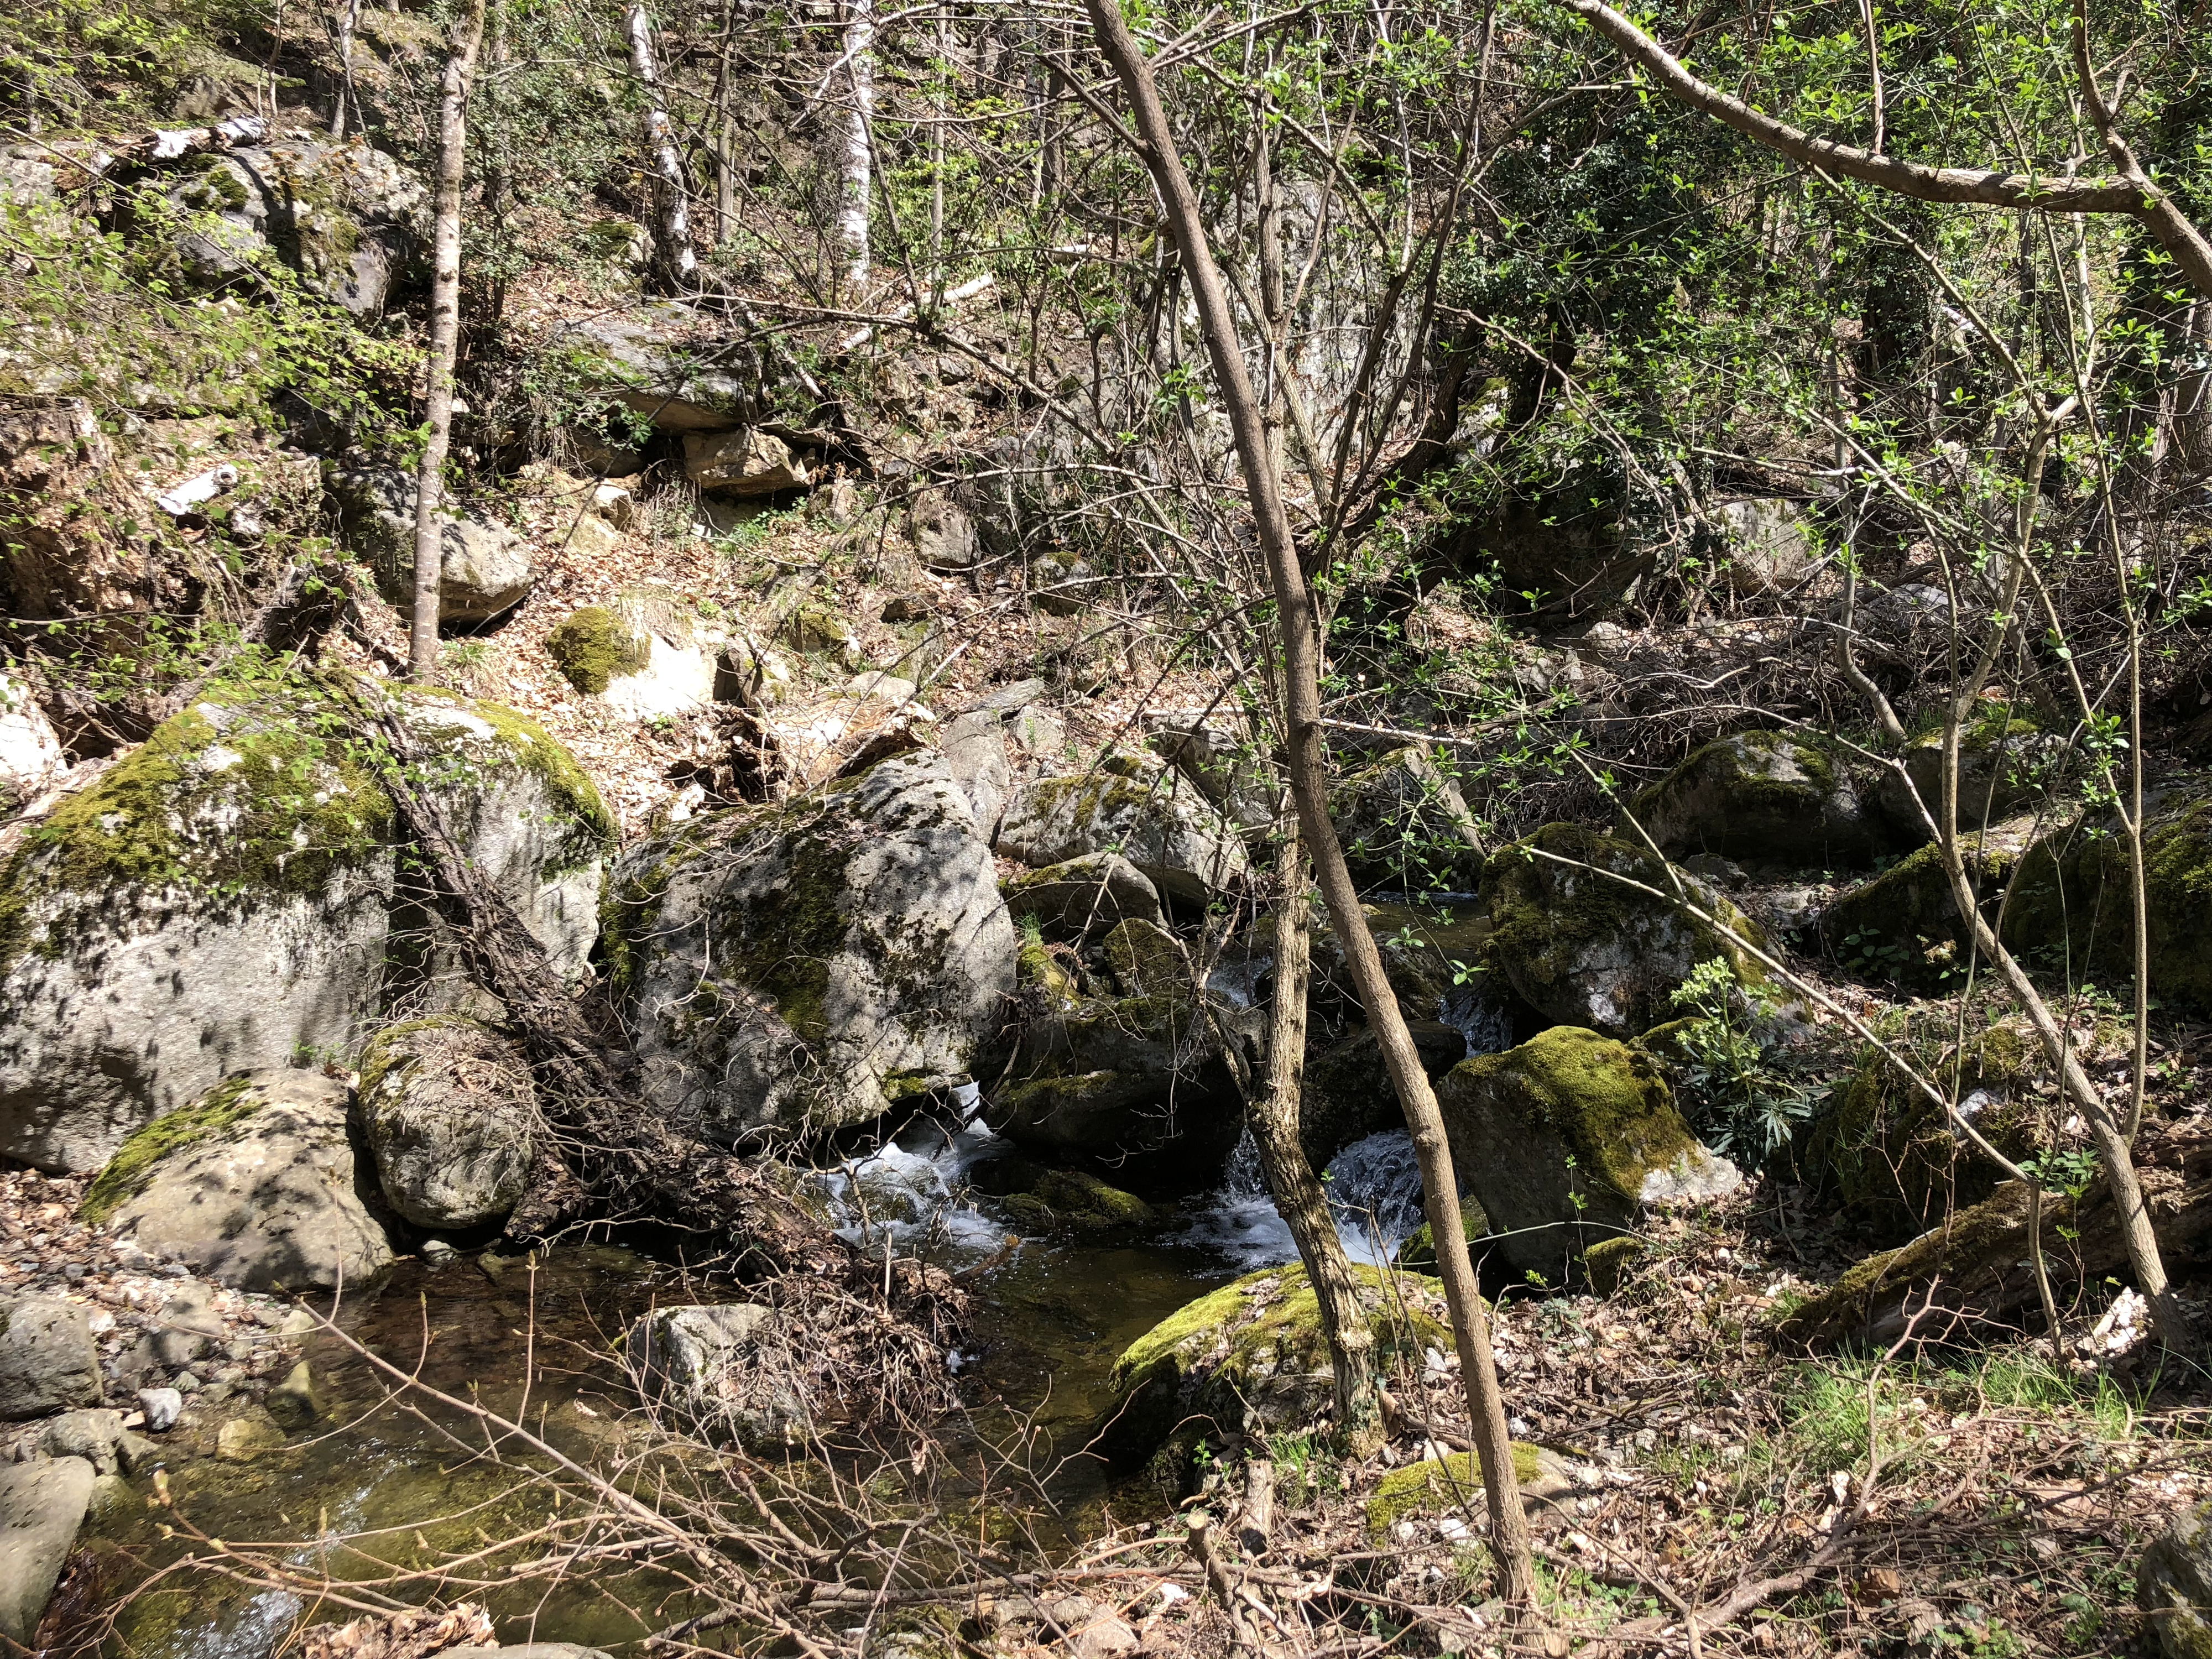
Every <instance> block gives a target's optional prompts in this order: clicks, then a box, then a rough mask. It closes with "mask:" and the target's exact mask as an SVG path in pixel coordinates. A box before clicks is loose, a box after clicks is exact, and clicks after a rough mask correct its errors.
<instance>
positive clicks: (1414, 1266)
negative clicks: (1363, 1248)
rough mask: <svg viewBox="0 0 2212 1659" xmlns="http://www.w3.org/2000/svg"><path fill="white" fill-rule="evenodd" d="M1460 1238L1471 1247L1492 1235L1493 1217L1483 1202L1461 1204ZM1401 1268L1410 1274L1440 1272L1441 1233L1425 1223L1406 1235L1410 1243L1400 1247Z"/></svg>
mask: <svg viewBox="0 0 2212 1659" xmlns="http://www.w3.org/2000/svg"><path fill="white" fill-rule="evenodd" d="M1459 1227H1460V1237H1462V1238H1464V1239H1465V1240H1466V1241H1467V1242H1468V1243H1469V1244H1470V1245H1472V1244H1473V1243H1474V1242H1475V1241H1476V1240H1477V1239H1480V1238H1486V1237H1489V1236H1490V1218H1489V1217H1488V1216H1487V1215H1486V1214H1485V1213H1483V1208H1482V1202H1481V1200H1479V1199H1474V1198H1462V1200H1460V1201H1459ZM1397 1262H1398V1265H1399V1266H1400V1267H1403V1268H1405V1269H1406V1270H1407V1272H1408V1273H1435V1272H1436V1270H1437V1230H1436V1229H1435V1228H1434V1227H1432V1226H1431V1225H1429V1224H1428V1223H1427V1222H1425V1221H1424V1222H1423V1223H1422V1224H1421V1225H1419V1226H1418V1227H1416V1228H1414V1229H1413V1231H1412V1232H1410V1233H1408V1234H1407V1235H1406V1242H1405V1243H1402V1244H1401V1245H1400V1246H1399V1247H1398V1255H1397Z"/></svg>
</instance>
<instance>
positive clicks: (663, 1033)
mask: <svg viewBox="0 0 2212 1659" xmlns="http://www.w3.org/2000/svg"><path fill="white" fill-rule="evenodd" d="M611 918H612V921H611V926H612V927H613V929H614V934H613V939H612V942H611V956H612V959H613V961H614V963H615V964H616V969H615V974H616V988H617V992H618V994H620V996H621V998H622V1004H623V1008H624V1010H625V1017H626V1018H627V1019H628V1020H629V1024H630V1028H631V1030H632V1031H633V1033H634V1035H635V1042H636V1044H637V1051H638V1055H639V1059H640V1060H641V1066H642V1071H643V1076H644V1091H645V1096H646V1098H647V1100H649V1101H650V1102H652V1103H653V1104H654V1105H655V1106H656V1107H658V1108H659V1109H662V1110H665V1111H666V1112H668V1113H669V1114H671V1116H672V1117H673V1118H674V1119H675V1120H676V1121H679V1122H682V1123H684V1124H686V1125H688V1126H693V1127H696V1128H697V1129H699V1130H700V1131H701V1132H702V1133H706V1134H708V1135H710V1136H712V1137H714V1138H716V1139H723V1140H735V1139H738V1138H741V1137H745V1136H752V1135H761V1134H766V1135H771V1136H773V1135H781V1134H787V1133H793V1132H796V1131H798V1130H799V1129H800V1128H801V1127H806V1128H811V1129H815V1130H823V1129H829V1128H833V1127H839V1126H842V1125H846V1124H852V1123H858V1122H863V1121H866V1120H868V1119H871V1118H873V1117H875V1116H877V1115H879V1114H881V1113H882V1112H883V1111H884V1110H885V1109H887V1108H888V1107H890V1105H892V1104H894V1103H896V1102H897V1101H899V1100H902V1099H906V1098H910V1097H913V1096H914V1095H915V1094H917V1093H921V1092H925V1091H930V1090H933V1089H939V1088H945V1087H949V1086H950V1085H952V1084H953V1083H955V1082H957V1081H959V1080H961V1079H964V1078H965V1077H966V1076H967V1075H968V1073H969V1069H970V1067H971V1066H972V1065H973V1064H974V1063H975V1060H976V1057H977V1055H978V1054H979V1053H980V1052H981V1049H982V1048H983V1047H984V1045H985V1044H986V1043H987V1042H990V1041H991V1040H992V1039H994V1037H995V1036H997V1034H998V1032H999V1030H1000V1024H1001V1021H1002V1020H1003V1018H1004V1009H1003V1000H1004V998H1005V997H1006V994H1008V993H1009V992H1011V991H1012V989H1013V976H1014V955H1015V948H1016V939H1015V933H1014V927H1013V923H1012V921H1009V920H1008V919H1007V916H1006V906H1005V904H1004V903H1003V902H1001V901H1000V897H999V890H998V879H997V872H996V870H995V867H994V865H993V863H992V860H991V853H990V849H989V848H988V847H987V846H986V845H985V844H984V842H983V840H982V837H981V835H980V834H979V833H978V832H977V829H976V825H975V817H974V816H973V814H972V813H971V812H970V811H969V805H968V803H967V801H966V799H964V798H963V796H962V794H961V793H960V791H959V789H958V787H957V786H956V785H955V783H954V782H953V780H952V777H951V773H950V771H949V770H948V769H947V768H946V767H945V763H944V762H943V760H942V759H941V758H939V757H937V756H935V755H933V754H926V753H924V754H908V755H901V756H898V757H894V758H892V759H890V760H887V761H884V762H882V763H879V764H878V765H876V766H874V767H872V768H870V769H868V770H867V771H866V772H865V773H863V774H862V775H860V776H858V777H848V778H842V779H839V780H837V781H835V782H833V783H831V784H829V785H828V786H826V787H823V788H822V789H820V790H817V791H814V792H811V793H808V794H805V795H802V796H799V797H797V798H795V799H792V800H790V801H787V802H785V803H782V804H781V805H775V806H770V807H757V808H752V807H744V808H734V809H732V810H730V811H722V812H716V813H710V814H705V815H702V816H701V817H696V818H694V819H692V820H691V821H690V823H685V824H683V825H681V826H679V827H678V829H674V830H671V831H670V832H668V833H667V834H665V835H663V836H659V837H657V838H655V839H654V840H652V841H649V842H645V843H643V844H642V845H641V846H639V847H637V848H634V849H633V850H632V851H631V852H630V853H629V854H628V855H627V856H626V857H625V858H624V859H623V863H622V865H621V866H620V868H619V870H618V872H617V878H616V883H615V891H614V903H613V906H612V907H611Z"/></svg>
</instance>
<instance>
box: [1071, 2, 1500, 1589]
mask: <svg viewBox="0 0 2212 1659" xmlns="http://www.w3.org/2000/svg"><path fill="white" fill-rule="evenodd" d="M1085 6H1086V9H1088V10H1089V12H1090V14H1091V30H1092V32H1093V33H1095V34H1096V35H1097V40H1098V44H1099V46H1100V49H1101V50H1102V51H1103V52H1104V53H1105V55H1106V58H1107V61H1108V62H1109V63H1110V64H1112V65H1113V66H1114V70H1115V74H1116V75H1117V76H1119V77H1120V78H1121V85H1122V88H1123V90H1124V91H1125V92H1126V93H1127V95H1128V99H1129V106H1130V112H1131V114H1132V116H1133V118H1134V121H1133V124H1134V127H1135V133H1134V139H1135V144H1136V148H1137V150H1138V153H1139V156H1140V158H1141V159H1142V160H1143V161H1144V163H1145V166H1146V169H1147V171H1149V172H1150V173H1151V174H1152V181H1153V183H1154V184H1155V185H1157V186H1158V190H1159V194H1160V199H1161V202H1162V204H1163V205H1164V207H1165V209H1166V214H1167V220H1168V225H1169V228H1170V232H1171V233H1172V234H1173V236H1174V239H1175V243H1176V251H1177V252H1179V253H1180V254H1181V255H1182V266H1183V269H1184V270H1186V271H1187V272H1188V274H1189V276H1190V284H1191V295H1192V297H1193V299H1194V301H1196V302H1197V307H1198V315H1199V322H1200V327H1201V329H1202V330H1203V331H1204V333H1205V336H1206V352H1207V355H1208V356H1209V357H1210V358H1211V359H1212V365H1213V374H1214V380H1215V382H1216V385H1217V386H1218V389H1219V391H1220V393H1221V399H1222V404H1223V406H1224V407H1225V409H1226V410H1227V411H1228V414H1229V420H1230V428H1231V432H1232V434H1233V435H1234V436H1235V439H1236V443H1237V461H1238V464H1239V465H1240V466H1241V468H1242V469H1243V474H1244V488H1245V491H1246V494H1247V495H1248V497H1249V501H1250V502H1251V507H1252V519H1253V528H1254V530H1255V532H1256V534H1257V537H1258V540H1259V543H1260V550H1261V555H1262V556H1263V557H1264V558H1265V560H1266V562H1267V574H1268V580H1269V584H1270V586H1272V587H1273V591H1274V598H1275V608H1276V614H1277V617H1278V618H1279V622H1280V625H1281V629H1282V649H1283V668H1284V674H1283V681H1284V684H1283V701H1284V713H1285V726H1286V727H1287V730H1286V731H1285V741H1286V746H1287V748H1288V750H1289V760H1290V781H1291V797H1292V799H1294V800H1295V802H1296V803H1297V814H1298V823H1299V827H1300V829H1302V830H1303V831H1304V836H1305V840H1306V842H1307V845H1308V846H1309V847H1310V848H1311V849H1312V854H1313V861H1314V872H1315V875H1316V878H1318V880H1319V884H1320V886H1321V890H1322V899H1323V900H1324V901H1325V902H1327V904H1328V913H1329V919H1330V922H1331V924H1332V926H1333V927H1334V930H1335V933H1336V937H1337V943H1338V945H1340V947H1341V948H1342V950H1343V951H1344V954H1345V958H1346V965H1347V966H1349V967H1350V969H1351V970H1352V981H1353V983H1354V985H1355V986H1356V987H1357V988H1358V993H1359V999H1360V1001H1361V1002H1362V1003H1363V1004H1364V1006H1365V1009H1366V1013H1367V1020H1368V1024H1369V1027H1370V1030H1373V1031H1374V1033H1375V1036H1376V1042H1378V1044H1379V1045H1380V1047H1381V1048H1382V1050H1383V1063H1384V1065H1385V1066H1387V1067H1388V1068H1389V1073H1390V1082H1391V1085H1392V1087H1393V1088H1394V1089H1395V1091H1397V1096H1398V1101H1399V1104H1400V1105H1401V1107H1402V1108H1403V1109H1404V1111H1405V1114H1406V1122H1407V1127H1409V1128H1410V1129H1411V1130H1412V1131H1413V1147H1414V1151H1415V1152H1416V1153H1417V1154H1418V1156H1419V1160H1420V1165H1421V1186H1422V1192H1423V1198H1424V1200H1425V1210H1426V1212H1427V1214H1428V1219H1429V1225H1430V1228H1431V1231H1433V1232H1434V1233H1435V1235H1436V1241H1437V1277H1438V1278H1439V1279H1442V1280H1443V1291H1444V1297H1445V1300H1446V1301H1447V1302H1448V1303H1449V1304H1450V1307H1451V1315H1452V1330H1453V1336H1454V1339H1455V1344H1456V1346H1457V1347H1458V1350H1459V1356H1460V1375H1461V1378H1462V1382H1463V1383H1464V1384H1465V1386H1466V1389H1467V1396H1468V1426H1469V1429H1470V1431H1471V1435H1472V1437H1473V1439H1474V1447H1475V1455H1476V1457H1477V1459H1478V1460H1479V1462H1480V1464H1481V1468H1482V1484H1483V1494H1484V1498H1485V1501H1486V1504H1487V1506H1488V1508H1489V1511H1490V1538H1491V1547H1492V1551H1493V1553H1495V1554H1496V1556H1497V1559H1498V1565H1499V1571H1500V1574H1501V1576H1502V1578H1503V1581H1504V1582H1503V1583H1501V1584H1500V1586H1499V1589H1500V1590H1501V1593H1502V1595H1503V1596H1504V1601H1506V1602H1507V1604H1508V1605H1509V1607H1510V1608H1511V1609H1512V1610H1513V1613H1512V1616H1513V1618H1514V1620H1515V1621H1516V1622H1517V1623H1523V1624H1525V1623H1528V1622H1530V1621H1532V1620H1534V1617H1535V1571H1534V1562H1533V1559H1532V1557H1531V1554H1530V1551H1529V1545H1528V1516H1526V1515H1525V1514H1523V1513H1522V1508H1521V1492H1520V1485H1519V1482H1518V1481H1516V1480H1515V1478H1514V1474H1513V1449H1512V1442H1511V1438H1510V1435H1509V1433H1508V1431H1507V1429H1506V1421H1505V1403H1504V1398H1503V1396H1502V1395H1500V1393H1499V1391H1498V1368H1497V1363H1496V1360H1495V1358H1494V1357H1493V1356H1492V1352H1491V1347H1490V1318H1489V1311H1488V1310H1487V1309H1486V1307H1485V1306H1484V1304H1483V1301H1482V1297H1481V1295H1480V1292H1479V1291H1478V1290H1477V1288H1476V1285H1475V1279H1474V1263H1473V1262H1472V1261H1470V1260H1469V1259H1468V1250H1467V1235H1466V1233H1465V1231H1464V1230H1463V1229H1462V1225H1461V1222H1460V1213H1459V1182H1458V1180H1457V1178H1456V1176H1455V1172H1454V1170H1453V1169H1452V1158H1451V1147H1450V1145H1449V1142H1448V1141H1447V1140H1446V1139H1445V1137H1444V1124H1443V1113H1442V1112H1441V1111H1440V1110H1439V1109H1438V1108H1437V1097H1436V1094H1435V1091H1432V1090H1431V1088H1430V1087H1429V1079H1428V1074H1427V1073H1425V1072H1424V1071H1423V1070H1422V1068H1421V1059H1420V1055H1419V1052H1418V1051H1417V1050H1416V1049H1415V1048H1414V1047H1413V1034H1412V1033H1411V1032H1410V1031H1408V1030H1407V1029H1406V1019H1405V1016H1404V1015H1403V1014H1402V1013H1401V1012H1399V1008H1398V999H1397V995H1396V994H1395V992H1394V991H1392V989H1391V988H1390V981H1389V978H1388V977H1387V976H1386V975H1385V974H1384V973H1383V958H1382V956H1381V954H1380V953H1379V952H1378V951H1376V948H1375V936H1374V935H1373V934H1372V933H1370V932H1369V931H1368V927H1367V918H1366V915H1364V913H1363V912H1362V911H1361V909H1360V908H1359V894H1358V889H1357V888H1355V887H1354V886H1353V885H1352V873H1351V872H1350V871H1349V870H1348V869H1347V868H1346V866H1345V861H1344V848H1343V847H1342V845H1341V844H1340V842H1338V840H1337V838H1336V826H1335V825H1334V824H1333V823H1331V822H1330V821H1329V817H1328V781H1327V777H1326V775H1325V773H1324V769H1323V764H1322V733H1321V676H1320V649H1319V647H1320V636H1319V631H1318V629H1317V627H1316V618H1315V612H1314V605H1313V595H1312V593H1311V592H1310V590H1309V589H1308V587H1307V586H1306V580H1305V574H1304V571H1303V570H1302V569H1301V568H1299V564H1298V557H1297V547H1296V545H1295V544H1294V543H1293V541H1292V539H1291V526H1290V518H1289V515H1288V513H1286V511H1285V508H1284V505H1283V494H1282V480H1281V478H1280V477H1279V476H1278V475H1277V472H1276V469H1275V467H1274V465H1273V458H1272V456H1271V454H1270V453H1269V445H1268V441H1267V425H1266V421H1265V419H1264V417H1263V416H1262V415H1261V408H1260V402H1259V398H1257V396H1256V395H1255V393H1254V392H1253V389H1252V377H1251V375H1250V374H1249V373H1248V372H1247V371H1246V369H1245V367H1244V355H1243V347H1242V345H1241V343H1240V342H1239V341H1238V338H1237V325H1236V322H1235V319H1233V318H1232V316H1231V313H1230V309H1229V299H1228V295H1227V293H1226V291H1225V289H1224V287H1223V284H1222V277H1221V270H1220V267H1219V265H1218V264H1216V263H1215V261H1214V258H1213V250H1212V245H1211V244H1210V243H1209V242H1208V240H1207V239H1206V227H1205V223H1204V222H1203V221H1202V220H1201V218H1200V215H1199V207H1198V197H1197V196H1196V194H1195V193H1194V191H1193V190H1192V189H1191V184H1190V177H1189V175H1188V173H1186V172H1185V171H1184V169H1183V165H1182V156H1181V155H1179V154H1178V153H1177V152H1176V147H1175V137H1174V134H1173V132H1172V131H1171V130H1170V127H1169V125H1168V118H1167V112H1166V111H1165V110H1164V109H1163V108H1162V107H1161V105H1160V98H1159V92H1158V88H1156V87H1155V86H1154V85H1153V83H1152V66H1151V64H1149V63H1147V62H1146V58H1145V55H1144V52H1143V51H1142V49H1141V48H1140V47H1139V46H1138V45H1137V41H1136V38H1135V37H1134V36H1133V35H1132V34H1131V33H1129V28H1128V25H1127V23H1125V22H1124V21H1122V18H1121V8H1120V5H1119V4H1118V3H1117V0H1085Z"/></svg>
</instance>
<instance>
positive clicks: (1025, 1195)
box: [974, 1158, 1152, 1227]
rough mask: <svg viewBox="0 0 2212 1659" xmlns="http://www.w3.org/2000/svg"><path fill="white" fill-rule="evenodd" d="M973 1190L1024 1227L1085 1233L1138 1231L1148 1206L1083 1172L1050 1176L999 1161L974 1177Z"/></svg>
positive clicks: (1016, 1161)
mask: <svg viewBox="0 0 2212 1659" xmlns="http://www.w3.org/2000/svg"><path fill="white" fill-rule="evenodd" d="M974 1180H975V1186H976V1189H977V1190H978V1191H980V1192H986V1193H989V1194H992V1195H994V1197H998V1198H1002V1199H1004V1200H1006V1209H1007V1212H1008V1213H1010V1214H1011V1215H1012V1217H1013V1218H1014V1219H1015V1220H1016V1221H1017V1222H1018V1223H1019V1224H1021V1225H1024V1226H1026V1227H1040V1226H1049V1225H1054V1224H1055V1223H1063V1222H1066V1223H1073V1224H1074V1225H1078V1226H1085V1227H1139V1226H1142V1225H1145V1223H1146V1222H1147V1221H1149V1220H1150V1219H1151V1218H1152V1206H1150V1205H1148V1204H1146V1202H1145V1200H1143V1199H1141V1198H1139V1197H1138V1196H1137V1195H1136V1194H1134V1193H1127V1192H1124V1191H1122V1190H1121V1188H1119V1187H1115V1186H1109V1184H1108V1183H1107V1182H1103V1181H1101V1180H1100V1179H1099V1178H1098V1177H1097V1176H1095V1175H1092V1174H1091V1173H1090V1172H1089V1171H1088V1170H1054V1169H1048V1168H1046V1167H1044V1166H1042V1165H1040V1164H1032V1163H1031V1162H1030V1160H1029V1159H1027V1158H995V1159H994V1160H993V1161H992V1162H990V1163H988V1164H983V1165H981V1167H980V1168H978V1169H977V1170H975V1172H974Z"/></svg>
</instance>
